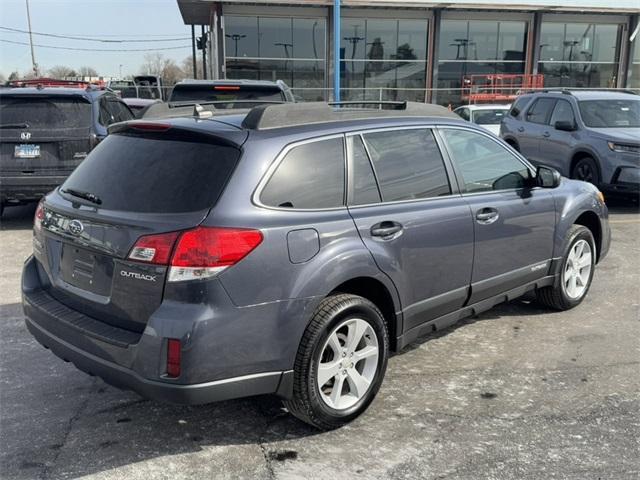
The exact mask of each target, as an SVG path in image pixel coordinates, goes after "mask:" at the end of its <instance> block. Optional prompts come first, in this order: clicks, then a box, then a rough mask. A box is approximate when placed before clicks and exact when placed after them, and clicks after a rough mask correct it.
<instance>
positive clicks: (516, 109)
mask: <svg viewBox="0 0 640 480" xmlns="http://www.w3.org/2000/svg"><path fill="white" fill-rule="evenodd" d="M529 98H530V97H520V98H518V99H517V100H516V101H515V102H514V103H513V105H512V106H511V110H509V115H511V116H512V117H517V116H518V115H520V112H521V111H522V110H523V109H524V107H526V106H527V102H528V101H529Z"/></svg>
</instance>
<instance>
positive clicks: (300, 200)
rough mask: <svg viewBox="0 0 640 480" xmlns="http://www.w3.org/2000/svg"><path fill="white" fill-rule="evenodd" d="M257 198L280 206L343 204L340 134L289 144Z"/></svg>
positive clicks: (303, 206)
mask: <svg viewBox="0 0 640 480" xmlns="http://www.w3.org/2000/svg"><path fill="white" fill-rule="evenodd" d="M260 200H261V201H262V203H264V204H265V205H269V206H272V207H284V208H333V207H339V206H341V205H343V204H344V149H343V144H342V138H332V139H329V140H322V141H319V142H312V143H307V144H304V145H300V146H298V147H294V148H292V149H291V150H290V151H289V153H287V155H286V156H285V158H284V159H283V160H282V162H280V165H279V166H278V168H277V169H276V171H275V173H274V174H273V176H272V177H271V178H270V179H269V181H268V183H267V185H266V186H265V188H264V190H262V195H261V196H260Z"/></svg>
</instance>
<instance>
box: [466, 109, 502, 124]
mask: <svg viewBox="0 0 640 480" xmlns="http://www.w3.org/2000/svg"><path fill="white" fill-rule="evenodd" d="M506 113H507V110H506V109H504V108H493V109H491V110H476V111H475V112H473V122H474V123H477V124H478V125H500V123H501V122H502V119H503V118H504V116H505V114H506Z"/></svg>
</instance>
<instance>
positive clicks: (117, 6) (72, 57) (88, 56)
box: [0, 0, 191, 77]
mask: <svg viewBox="0 0 640 480" xmlns="http://www.w3.org/2000/svg"><path fill="white" fill-rule="evenodd" d="M29 5H30V10H31V28H32V30H33V31H34V32H38V33H53V34H58V35H70V36H85V37H92V38H102V39H112V40H115V39H136V40H152V41H150V42H145V43H100V42H89V41H77V40H71V39H63V38H54V37H46V36H40V35H34V36H33V43H34V44H36V45H43V46H44V45H49V46H59V47H74V48H88V49H93V50H95V51H71V50H55V49H51V48H44V47H37V46H36V47H35V56H36V62H37V63H38V65H39V66H40V69H41V70H46V69H47V68H50V67H52V66H54V65H67V66H69V67H72V68H75V69H77V68H79V67H81V66H90V67H93V68H95V69H96V70H97V71H98V73H99V74H100V75H106V76H117V75H118V74H119V68H120V65H122V74H123V75H129V74H135V73H139V67H140V65H141V64H142V63H143V62H144V55H145V52H99V51H97V50H100V49H159V48H163V47H181V46H184V48H180V49H177V50H164V51H163V50H158V51H159V52H161V53H162V54H163V55H165V56H167V57H170V58H173V59H175V60H176V62H178V64H180V63H181V62H182V60H183V59H184V58H185V57H187V56H189V55H190V54H191V40H190V38H191V28H190V27H189V26H187V25H184V24H183V22H182V17H181V16H180V12H179V10H178V4H177V2H176V0H29ZM0 27H9V28H14V29H20V30H27V28H28V27H27V11H26V6H25V0H0ZM163 37H164V38H182V37H184V38H185V39H184V40H176V41H167V42H164V41H162V42H161V41H158V40H160V39H161V38H163ZM0 40H10V41H14V42H23V43H28V42H29V36H28V34H26V33H18V32H10V31H7V30H2V29H0ZM30 69H31V54H30V51H29V47H28V46H27V45H16V44H10V43H6V42H3V41H0V73H2V74H3V75H4V76H5V77H8V76H9V74H10V73H11V72H12V71H14V70H17V71H18V72H20V74H21V75H22V74H24V73H25V72H27V71H29V70H30Z"/></svg>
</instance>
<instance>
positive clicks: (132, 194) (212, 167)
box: [62, 134, 239, 213]
mask: <svg viewBox="0 0 640 480" xmlns="http://www.w3.org/2000/svg"><path fill="white" fill-rule="evenodd" d="M238 157H239V151H238V150H236V149H235V148H232V147H225V146H218V145H213V144H208V143H195V142H181V141H174V140H157V139H150V138H142V137H134V136H126V135H113V134H112V135H109V136H108V137H107V138H106V139H104V140H103V141H102V142H100V144H99V145H98V146H97V147H96V148H95V149H93V151H92V152H91V153H90V154H89V156H88V157H87V158H86V159H85V160H84V161H83V162H82V163H81V164H80V165H79V166H78V168H76V170H74V172H73V173H72V174H71V176H69V178H68V179H67V181H66V182H64V184H63V186H62V188H63V189H65V188H72V189H76V190H82V191H85V192H90V193H94V194H96V195H97V196H98V197H100V199H101V200H102V205H101V207H102V208H105V209H109V210H126V211H131V212H158V213H176V212H191V211H197V210H203V209H205V208H209V207H211V206H213V205H214V204H215V202H216V200H217V199H218V196H219V195H220V193H221V192H222V189H223V187H224V185H225V184H226V183H227V179H228V178H229V176H230V174H231V172H232V171H233V168H234V167H235V165H236V162H237V160H238Z"/></svg>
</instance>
